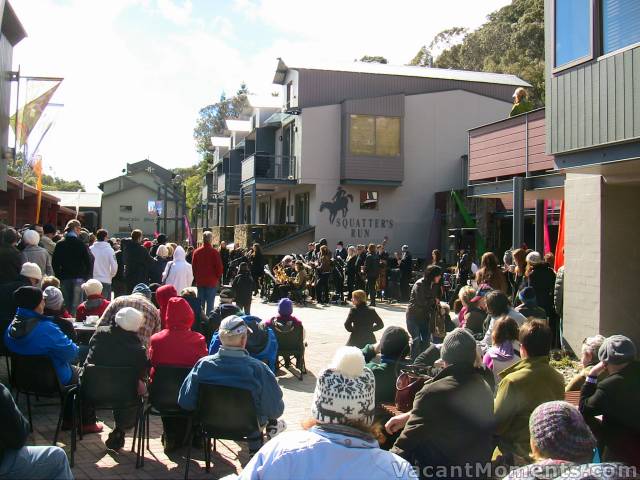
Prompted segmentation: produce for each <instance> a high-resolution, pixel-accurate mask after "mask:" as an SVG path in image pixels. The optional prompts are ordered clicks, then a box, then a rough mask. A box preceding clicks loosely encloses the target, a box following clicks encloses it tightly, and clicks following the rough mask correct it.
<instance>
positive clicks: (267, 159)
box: [240, 153, 298, 185]
mask: <svg viewBox="0 0 640 480" xmlns="http://www.w3.org/2000/svg"><path fill="white" fill-rule="evenodd" d="M297 178H298V177H297V169H296V157H293V156H284V155H268V154H262V153H256V154H253V155H250V156H248V157H247V158H245V159H244V160H243V161H242V174H241V180H240V181H241V183H242V184H243V185H244V184H246V183H253V182H255V183H266V184H269V183H271V184H274V183H295V181H296V179H297Z"/></svg>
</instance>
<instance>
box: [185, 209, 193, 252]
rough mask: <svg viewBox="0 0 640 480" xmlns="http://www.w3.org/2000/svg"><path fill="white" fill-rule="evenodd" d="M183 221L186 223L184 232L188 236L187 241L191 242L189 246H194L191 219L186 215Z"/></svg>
mask: <svg viewBox="0 0 640 480" xmlns="http://www.w3.org/2000/svg"><path fill="white" fill-rule="evenodd" d="M182 220H183V221H184V232H185V233H186V235H187V240H189V245H191V246H193V235H191V225H190V224H189V219H188V218H187V216H186V215H183V216H182Z"/></svg>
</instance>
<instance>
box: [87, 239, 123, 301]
mask: <svg viewBox="0 0 640 480" xmlns="http://www.w3.org/2000/svg"><path fill="white" fill-rule="evenodd" d="M89 250H90V251H91V254H92V255H93V258H94V260H93V278H94V279H96V280H98V281H99V282H100V283H101V284H102V295H103V296H104V298H106V299H107V300H111V282H112V281H113V277H115V276H116V273H118V262H116V252H114V251H113V248H111V244H109V233H108V232H107V231H106V230H104V229H100V230H98V232H97V233H96V242H95V243H94V244H93V245H91V247H89Z"/></svg>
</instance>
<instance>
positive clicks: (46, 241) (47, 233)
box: [39, 223, 56, 257]
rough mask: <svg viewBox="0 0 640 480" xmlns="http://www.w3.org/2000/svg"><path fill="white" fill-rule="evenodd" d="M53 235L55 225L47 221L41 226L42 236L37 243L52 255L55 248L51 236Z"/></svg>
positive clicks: (54, 234) (54, 233)
mask: <svg viewBox="0 0 640 480" xmlns="http://www.w3.org/2000/svg"><path fill="white" fill-rule="evenodd" d="M55 236H56V227H54V226H53V225H50V224H48V223H47V224H45V225H44V226H43V227H42V236H41V237H40V243H39V245H40V246H41V247H42V248H44V249H45V250H46V251H47V252H48V253H49V255H51V256H52V257H53V251H54V250H55V248H56V242H54V241H53V237H55Z"/></svg>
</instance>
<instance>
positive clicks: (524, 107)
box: [509, 87, 533, 117]
mask: <svg viewBox="0 0 640 480" xmlns="http://www.w3.org/2000/svg"><path fill="white" fill-rule="evenodd" d="M531 110H533V104H532V103H531V102H530V101H529V99H528V98H527V91H526V90H525V89H524V88H522V87H518V88H516V90H515V92H513V107H512V108H511V112H510V113H509V116H510V117H515V116H516V115H520V114H521V113H526V112H529V111H531Z"/></svg>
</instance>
